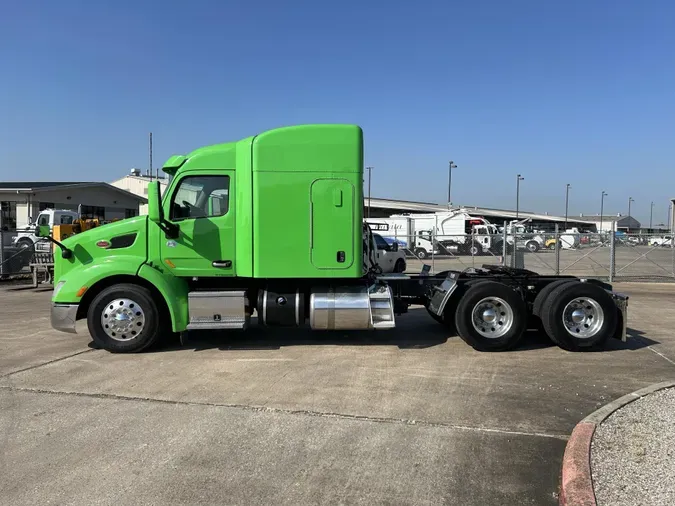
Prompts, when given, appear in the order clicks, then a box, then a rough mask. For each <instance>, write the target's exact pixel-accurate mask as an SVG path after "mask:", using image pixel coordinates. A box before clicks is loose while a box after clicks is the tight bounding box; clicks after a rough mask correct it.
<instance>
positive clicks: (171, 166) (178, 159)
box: [162, 155, 187, 176]
mask: <svg viewBox="0 0 675 506" xmlns="http://www.w3.org/2000/svg"><path fill="white" fill-rule="evenodd" d="M186 161H187V156H185V155H173V156H172V157H171V158H169V159H168V160H167V161H166V163H165V164H164V167H162V170H163V171H164V172H166V173H167V174H169V175H171V176H173V175H174V174H175V173H176V171H177V170H178V169H180V168H181V165H183V164H184V163H185V162H186Z"/></svg>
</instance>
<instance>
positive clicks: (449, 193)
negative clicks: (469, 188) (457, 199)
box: [448, 160, 457, 205]
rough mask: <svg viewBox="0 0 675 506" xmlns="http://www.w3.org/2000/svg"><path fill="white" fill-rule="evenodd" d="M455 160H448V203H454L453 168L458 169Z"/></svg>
mask: <svg viewBox="0 0 675 506" xmlns="http://www.w3.org/2000/svg"><path fill="white" fill-rule="evenodd" d="M456 168H457V165H456V164H455V162H453V161H452V160H450V161H449V162H448V205H450V204H452V169H456Z"/></svg>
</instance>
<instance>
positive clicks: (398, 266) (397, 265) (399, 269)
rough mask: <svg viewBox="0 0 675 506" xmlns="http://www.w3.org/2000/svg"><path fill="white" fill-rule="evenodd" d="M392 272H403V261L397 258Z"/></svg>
mask: <svg viewBox="0 0 675 506" xmlns="http://www.w3.org/2000/svg"><path fill="white" fill-rule="evenodd" d="M394 272H399V273H400V272H405V260H403V259H402V258H399V259H398V260H396V263H395V264H394Z"/></svg>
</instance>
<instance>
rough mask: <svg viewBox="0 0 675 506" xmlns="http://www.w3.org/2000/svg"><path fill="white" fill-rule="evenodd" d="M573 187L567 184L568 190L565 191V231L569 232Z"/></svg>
mask: <svg viewBox="0 0 675 506" xmlns="http://www.w3.org/2000/svg"><path fill="white" fill-rule="evenodd" d="M571 187H572V185H571V184H569V183H567V188H566V189H565V230H567V211H568V209H569V203H570V188H571Z"/></svg>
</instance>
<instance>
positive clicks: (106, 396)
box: [0, 385, 570, 441]
mask: <svg viewBox="0 0 675 506" xmlns="http://www.w3.org/2000/svg"><path fill="white" fill-rule="evenodd" d="M0 390H7V391H11V392H25V393H33V394H47V395H66V396H76V397H89V398H94V399H107V400H119V401H133V402H155V403H161V404H173V405H184V406H203V407H217V408H227V409H239V410H244V411H252V412H256V413H274V414H280V415H291V416H298V415H301V416H314V417H321V418H333V419H337V420H353V421H359V422H366V423H388V424H400V425H416V426H420V427H436V428H445V429H451V430H460V431H470V432H484V433H491V434H502V435H505V436H531V437H541V438H549V439H560V440H563V441H567V440H568V439H569V437H570V436H569V434H558V433H547V432H533V431H518V430H510V429H499V428H494V427H476V426H469V425H459V424H452V423H444V422H430V421H425V420H412V419H407V418H387V417H373V416H365V415H350V414H344V413H331V412H324V411H311V410H299V409H298V410H294V409H283V408H272V407H267V406H250V405H246V404H227V403H217V402H200V401H173V400H167V399H155V398H151V397H133V396H127V395H117V394H104V393H84V392H64V391H58V390H48V389H41V388H26V387H15V386H9V385H0Z"/></svg>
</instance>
